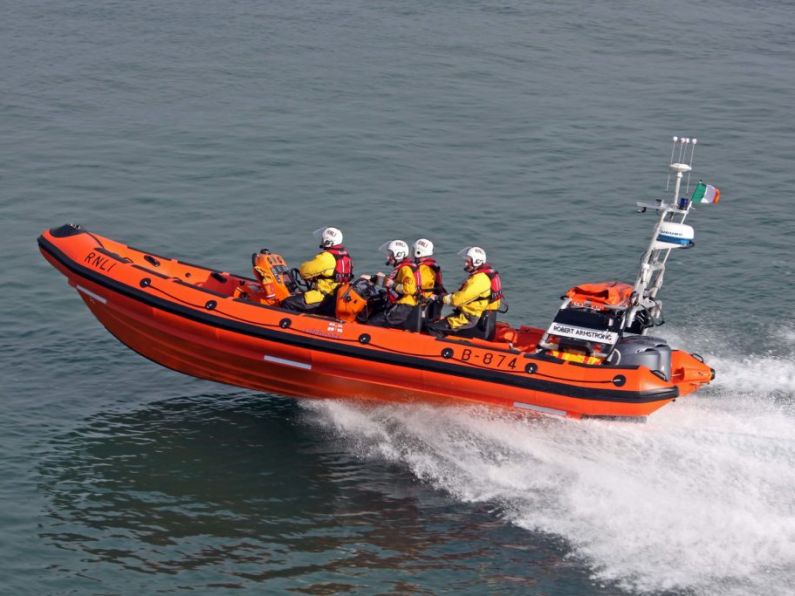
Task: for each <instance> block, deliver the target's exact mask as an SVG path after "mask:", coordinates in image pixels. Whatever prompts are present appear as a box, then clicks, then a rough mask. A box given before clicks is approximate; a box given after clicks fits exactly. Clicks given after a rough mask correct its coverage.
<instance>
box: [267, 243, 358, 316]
mask: <svg viewBox="0 0 795 596" xmlns="http://www.w3.org/2000/svg"><path fill="white" fill-rule="evenodd" d="M314 235H315V237H316V238H318V239H319V240H320V248H322V249H323V250H322V252H319V253H318V254H317V255H315V257H314V258H313V259H311V260H309V261H305V262H304V263H301V267H299V269H298V271H299V273H300V274H301V277H302V278H303V279H304V280H305V281H306V282H307V283H309V289H308V290H307V291H305V292H304V293H302V294H296V295H294V296H290V297H288V298H285V299H284V300H283V301H282V307H283V308H286V309H287V310H292V311H296V312H313V313H316V314H323V315H332V316H333V315H334V306H335V296H336V292H337V288H338V287H339V285H340V284H341V283H345V282H347V281H350V279H351V276H352V275H353V261H352V260H351V257H350V255H349V254H348V251H347V250H346V249H345V247H344V246H343V245H342V232H340V231H339V230H338V229H337V228H328V227H326V228H320V229H318V230H315V232H314Z"/></svg>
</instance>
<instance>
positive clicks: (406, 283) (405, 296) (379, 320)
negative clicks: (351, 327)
mask: <svg viewBox="0 0 795 596" xmlns="http://www.w3.org/2000/svg"><path fill="white" fill-rule="evenodd" d="M380 250H383V251H386V257H387V260H386V264H387V265H392V266H393V267H394V269H392V272H391V273H390V274H389V275H387V276H384V275H383V274H382V273H379V274H377V276H376V277H378V278H380V279H383V280H384V281H383V284H384V288H386V291H387V300H388V303H387V305H386V308H385V309H384V310H383V311H381V312H379V313H376V314H375V315H374V316H372V317H371V318H370V319H369V320H368V321H367V322H368V324H370V325H378V326H381V327H399V328H402V329H408V328H410V327H412V320H413V317H412V315H413V314H414V312H415V308H417V296H418V295H419V292H420V288H419V285H418V279H419V272H418V271H417V265H416V264H415V263H414V261H413V260H412V259H411V258H410V257H409V245H408V244H406V243H405V242H403V240H392V241H391V242H387V243H386V244H384V245H383V246H381V249H380Z"/></svg>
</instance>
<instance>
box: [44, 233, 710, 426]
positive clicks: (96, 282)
mask: <svg viewBox="0 0 795 596" xmlns="http://www.w3.org/2000/svg"><path fill="white" fill-rule="evenodd" d="M38 243H39V248H40V250H41V253H42V254H43V255H44V257H45V258H46V259H47V261H49V262H50V263H51V264H52V265H53V266H54V267H55V268H56V269H58V270H59V271H60V272H61V273H63V274H64V275H65V276H66V277H67V279H68V281H69V284H70V285H71V286H72V287H73V288H74V289H75V290H76V291H77V292H78V294H79V295H80V297H81V298H82V299H83V300H84V301H85V303H86V305H87V306H88V308H89V309H90V310H91V312H92V313H93V314H94V315H95V316H96V317H97V319H99V321H100V322H101V323H102V324H103V325H104V326H105V327H106V328H107V329H108V331H110V332H111V333H112V334H113V335H114V336H115V337H116V338H118V339H119V341H121V342H123V343H124V344H126V345H127V346H129V347H130V348H131V349H133V350H135V351H136V352H138V353H139V354H141V355H143V356H145V357H147V358H149V359H151V360H153V361H154V362H157V363H159V364H161V365H163V366H166V367H168V368H171V369H173V370H176V371H179V372H182V373H184V374H187V375H191V376H194V377H199V378H202V379H209V380H212V381H217V382H220V383H227V384H230V385H236V386H240V387H246V388H249V389H255V390H260V391H267V392H273V393H278V394H282V395H288V396H295V397H317V398H324V397H330V398H343V397H345V398H347V397H354V398H366V399H377V400H391V401H405V400H417V399H421V400H428V401H432V402H438V403H450V402H457V403H466V404H486V405H489V406H498V407H504V408H511V409H514V410H519V411H522V412H540V413H544V414H555V415H560V416H569V417H575V418H580V417H611V418H612V417H626V418H638V417H645V416H647V415H649V414H651V413H652V412H654V411H655V410H657V409H658V408H660V407H662V406H664V405H665V404H667V403H669V402H671V401H673V400H675V399H676V398H678V397H681V396H683V395H686V394H688V393H691V392H692V391H695V390H696V389H698V388H699V387H701V386H702V385H704V384H706V383H708V382H709V381H710V380H711V379H712V378H713V376H714V371H712V370H711V369H710V368H709V367H708V366H707V365H705V364H704V363H703V361H701V359H700V358H699V357H697V356H695V355H691V354H689V353H687V352H683V351H679V350H670V348H668V347H667V345H664V342H662V343H661V340H655V339H654V338H649V337H646V336H643V335H637V336H626V337H625V336H624V335H623V334H622V333H620V332H619V331H616V330H617V329H618V327H617V323H616V321H617V320H618V319H619V318H620V317H619V313H621V312H626V310H625V308H626V304H624V302H626V300H629V295H628V293H627V292H628V290H627V288H626V287H624V286H619V285H614V286H610V287H601V288H592V287H588V286H578V287H577V288H573V289H572V290H570V295H569V294H567V298H566V301H564V304H565V308H561V311H560V312H559V315H558V316H557V317H556V321H555V322H553V326H552V327H550V329H548V330H546V331H545V330H543V329H536V328H532V327H524V326H523V327H520V328H518V329H514V328H513V327H511V326H509V325H507V324H504V323H498V324H497V327H496V329H495V330H494V333H493V334H492V336H493V339H492V340H491V341H486V340H484V339H476V338H470V339H465V338H457V337H452V336H450V337H446V338H438V337H434V336H431V335H428V334H425V333H419V332H413V331H403V330H396V329H385V328H380V327H373V326H368V325H366V324H363V323H360V322H358V321H357V317H356V315H357V314H358V312H359V310H361V308H363V306H364V304H363V303H364V299H363V298H362V296H360V295H359V294H358V293H356V292H355V289H352V288H351V287H345V288H342V289H341V290H340V292H339V293H338V314H337V317H323V316H316V315H310V314H298V313H294V312H287V311H285V310H283V309H281V308H279V306H278V304H279V302H280V301H281V300H282V299H283V298H284V297H285V296H287V295H288V294H289V293H290V292H291V290H292V288H291V287H290V276H289V275H288V268H287V264H286V263H285V262H284V260H283V259H282V258H281V257H280V256H279V255H276V254H273V253H270V252H269V251H263V252H261V253H259V254H258V255H255V257H254V263H253V265H254V271H255V276H256V279H253V278H248V277H243V276H239V275H232V274H230V273H228V272H224V271H215V270H213V269H210V268H206V267H201V266H198V265H193V264H190V263H187V262H184V261H180V260H177V259H173V258H168V257H164V256H160V255H156V254H153V253H150V252H144V251H141V250H137V249H134V248H131V247H129V246H126V245H124V244H122V243H120V242H116V241H114V240H111V239H109V238H104V237H102V236H99V235H97V234H93V233H90V232H88V231H86V230H83V229H81V228H80V227H79V226H73V225H64V226H61V227H58V228H53V229H51V230H47V231H45V232H43V233H42V235H41V236H40V237H39V239H38ZM630 289H631V288H630ZM630 294H631V292H630ZM622 309H624V310H622ZM637 338H640V339H637ZM615 354H618V356H614V355H615ZM578 359H579V361H578Z"/></svg>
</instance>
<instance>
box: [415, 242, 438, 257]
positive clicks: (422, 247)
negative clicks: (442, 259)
mask: <svg viewBox="0 0 795 596" xmlns="http://www.w3.org/2000/svg"><path fill="white" fill-rule="evenodd" d="M431 255H433V242H431V241H430V240H428V239H427V238H420V239H419V240H417V241H415V242H414V258H416V259H421V258H422V257H430V256H431Z"/></svg>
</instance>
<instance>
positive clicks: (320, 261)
mask: <svg viewBox="0 0 795 596" xmlns="http://www.w3.org/2000/svg"><path fill="white" fill-rule="evenodd" d="M336 266H337V259H335V258H334V255H333V254H331V253H330V252H327V251H325V250H324V251H323V252H320V253H318V254H316V255H315V257H314V258H313V259H310V260H309V261H304V262H303V263H301V266H300V267H299V268H298V271H299V272H300V273H301V277H303V278H304V279H305V280H307V281H309V282H311V288H312V289H310V290H309V291H308V292H306V293H304V300H305V301H306V303H307V304H317V303H318V302H320V301H321V300H323V299H324V298H325V297H326V296H328V295H329V294H333V293H334V290H336V289H337V286H339V285H340V284H339V283H338V282H337V281H335V280H334V269H335V268H336Z"/></svg>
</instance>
